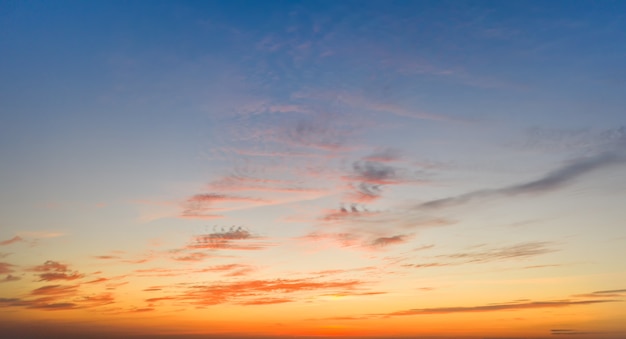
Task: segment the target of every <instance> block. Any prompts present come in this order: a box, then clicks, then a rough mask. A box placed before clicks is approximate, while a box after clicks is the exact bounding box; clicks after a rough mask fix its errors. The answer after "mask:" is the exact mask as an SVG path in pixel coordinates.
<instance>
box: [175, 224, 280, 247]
mask: <svg viewBox="0 0 626 339" xmlns="http://www.w3.org/2000/svg"><path fill="white" fill-rule="evenodd" d="M261 239H262V237H260V236H257V235H254V234H252V233H250V231H248V230H247V229H245V228H244V227H241V226H232V227H230V228H225V229H221V230H219V231H216V232H213V233H207V234H201V235H197V236H195V237H193V239H192V243H191V244H189V245H188V246H187V248H188V249H194V250H197V249H209V250H262V249H265V248H267V247H269V246H272V244H271V243H269V242H265V241H260V240H261Z"/></svg>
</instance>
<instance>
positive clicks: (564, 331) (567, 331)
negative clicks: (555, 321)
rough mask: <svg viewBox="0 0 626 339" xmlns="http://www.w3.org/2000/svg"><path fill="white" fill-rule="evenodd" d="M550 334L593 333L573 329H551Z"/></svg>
mask: <svg viewBox="0 0 626 339" xmlns="http://www.w3.org/2000/svg"><path fill="white" fill-rule="evenodd" d="M550 334H552V335H576V334H592V333H591V332H583V331H578V330H572V329H551V330H550Z"/></svg>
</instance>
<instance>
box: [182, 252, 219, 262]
mask: <svg viewBox="0 0 626 339" xmlns="http://www.w3.org/2000/svg"><path fill="white" fill-rule="evenodd" d="M210 257H212V255H210V254H207V253H204V252H193V253H189V254H186V255H183V256H179V257H172V259H173V260H176V261H202V260H204V259H206V258H210Z"/></svg>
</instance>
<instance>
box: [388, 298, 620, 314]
mask: <svg viewBox="0 0 626 339" xmlns="http://www.w3.org/2000/svg"><path fill="white" fill-rule="evenodd" d="M620 301H621V300H584V301H570V300H550V301H532V302H522V303H516V302H513V303H507V304H496V305H479V306H467V307H464V306H460V307H435V308H415V309H409V310H403V311H396V312H391V313H385V314H380V315H383V316H389V317H391V316H407V315H426V314H451V313H477V312H497V311H508V310H527V309H537V308H558V307H569V306H580V305H592V304H600V303H610V302H620Z"/></svg>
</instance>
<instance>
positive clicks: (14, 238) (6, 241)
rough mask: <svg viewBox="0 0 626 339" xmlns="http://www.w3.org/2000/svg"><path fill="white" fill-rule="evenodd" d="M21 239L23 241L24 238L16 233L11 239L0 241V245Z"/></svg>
mask: <svg viewBox="0 0 626 339" xmlns="http://www.w3.org/2000/svg"><path fill="white" fill-rule="evenodd" d="M22 241H24V239H23V238H22V237H20V236H19V235H16V236H14V237H13V238H11V239H7V240H3V241H0V246H6V245H10V244H14V243H17V242H22Z"/></svg>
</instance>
